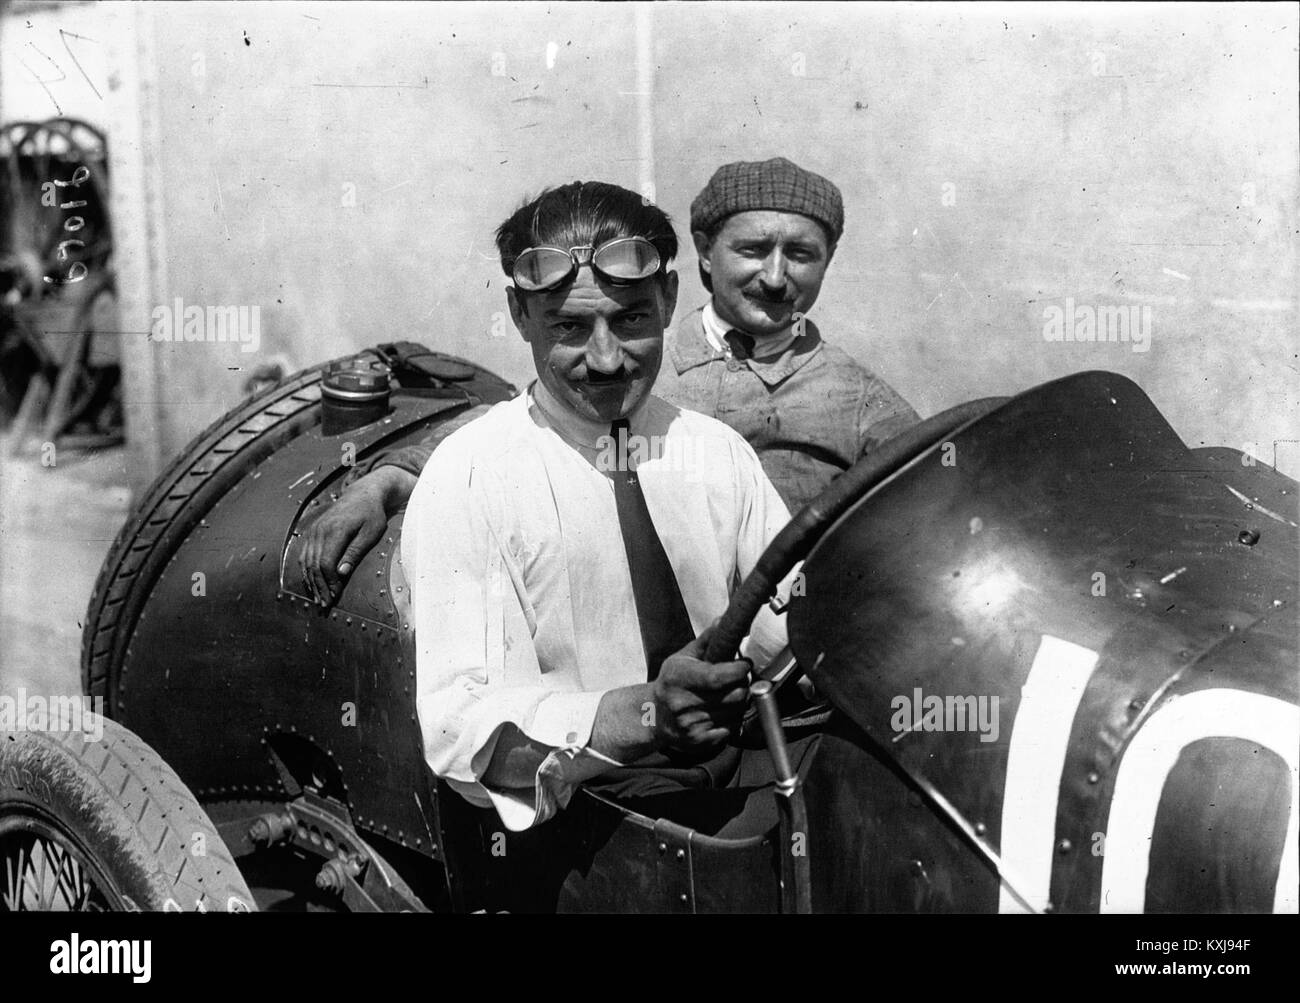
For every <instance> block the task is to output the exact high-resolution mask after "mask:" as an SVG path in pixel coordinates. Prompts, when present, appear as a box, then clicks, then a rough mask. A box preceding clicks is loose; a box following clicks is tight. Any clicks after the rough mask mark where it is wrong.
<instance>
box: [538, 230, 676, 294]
mask: <svg viewBox="0 0 1300 1003" xmlns="http://www.w3.org/2000/svg"><path fill="white" fill-rule="evenodd" d="M580 251H583V252H586V253H585V254H583V256H582V258H581V262H580V259H579V256H578V252H580ZM587 261H590V262H591V266H592V268H593V269H594V270H595V271H596V272H597V273H598V274H599V275H601V276H602V277H603V278H605V279H607V280H610V281H613V282H639V281H641V280H642V279H648V278H649V277H650V276H651V275H653V274H655V272H657V271H659V265H660V258H659V252H658V251H657V250H655V246H654V244H652V243H650V241H648V240H646V239H645V238H644V237H616V238H615V239H614V240H608V241H606V242H605V243H603V244H601V245H600V246H599V247H598V248H596V249H595V250H594V251H593V250H592V249H591V248H590V247H575V248H571V249H570V250H568V251H565V250H562V249H561V248H558V247H530V248H529V249H528V250H526V251H524V253H523V254H521V255H519V257H518V258H517V259H516V260H515V267H514V279H515V284H516V285H517V286H519V288H521V289H523V290H525V291H527V292H539V291H541V290H544V289H554V288H555V287H556V286H559V285H561V284H563V283H564V282H567V281H568V280H569V279H571V278H572V277H573V276H574V275H575V274H576V273H577V270H578V265H579V264H580V263H586V262H587Z"/></svg>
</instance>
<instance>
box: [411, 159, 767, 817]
mask: <svg viewBox="0 0 1300 1003" xmlns="http://www.w3.org/2000/svg"><path fill="white" fill-rule="evenodd" d="M497 243H498V248H499V250H500V252H501V259H502V267H503V269H504V270H505V272H506V274H507V275H508V276H510V277H511V278H512V279H513V280H514V283H515V285H514V286H513V287H510V288H508V289H507V298H508V302H509V306H510V313H511V317H512V318H513V320H514V323H515V325H516V327H517V328H518V329H519V332H520V334H521V335H522V336H523V338H524V340H525V341H526V342H528V344H529V345H530V347H531V349H532V353H533V361H534V364H535V367H536V370H537V374H538V379H537V381H536V382H535V383H534V384H532V386H530V387H529V389H528V392H527V393H525V394H523V395H521V396H520V397H518V398H516V399H515V400H512V401H509V402H506V403H503V404H499V405H497V406H496V407H494V408H493V409H492V410H491V411H489V412H488V413H487V414H486V415H484V416H482V417H480V418H478V419H476V420H475V421H472V422H470V423H469V424H468V425H466V426H464V427H463V428H461V429H459V430H458V431H456V432H454V433H453V434H452V435H450V436H449V437H448V438H447V439H446V440H445V441H444V442H443V443H442V445H441V446H440V447H439V448H438V449H437V450H436V451H435V452H434V454H433V456H432V458H431V459H430V460H429V462H428V464H427V465H426V466H425V467H424V470H423V472H422V474H421V475H420V479H419V482H418V484H417V485H416V488H415V490H414V493H413V494H412V496H411V500H410V504H409V506H408V511H407V516H406V521H405V523H404V526H403V536H402V554H403V561H404V565H405V567H406V569H407V573H408V575H409V576H410V577H411V580H412V600H413V615H414V625H415V636H416V644H417V707H418V713H419V717H420V725H421V729H422V733H423V737H424V747H425V755H426V757H427V759H428V762H429V765H430V767H431V768H432V769H433V771H434V772H435V773H436V774H437V775H438V776H440V777H442V778H444V779H445V780H446V781H447V782H448V784H449V785H450V786H451V787H452V788H453V789H455V790H456V791H458V792H459V793H461V794H462V795H463V796H464V797H465V798H467V799H468V800H469V801H470V802H471V803H473V804H476V805H480V806H483V807H486V806H488V805H491V806H493V807H495V808H496V810H497V812H498V813H499V814H500V817H501V819H502V821H503V823H504V824H505V825H506V827H507V828H509V829H512V830H522V829H527V828H529V827H531V826H534V825H536V824H538V823H540V822H543V821H545V820H546V819H548V818H550V817H552V816H553V815H554V814H555V813H556V812H557V811H559V810H560V809H562V808H563V807H564V806H565V805H566V804H567V803H568V801H569V799H570V797H571V796H572V794H573V791H574V790H575V789H576V787H577V786H578V785H580V784H582V783H583V782H584V781H588V780H592V779H593V778H597V777H599V776H601V775H602V774H606V773H608V772H609V771H611V770H614V769H615V768H617V767H621V766H625V765H628V764H631V763H634V762H636V761H638V760H642V759H643V758H644V757H646V756H647V755H650V754H653V753H668V754H670V756H678V757H688V758H689V757H694V758H695V759H700V758H704V757H707V755H708V754H709V753H710V752H711V751H712V750H716V749H717V748H718V747H720V746H721V744H722V743H724V742H725V741H726V739H727V738H728V737H729V736H730V735H731V734H732V733H733V732H734V730H735V728H736V726H737V725H738V723H739V721H740V718H741V715H742V714H743V711H744V708H745V704H746V700H747V686H746V684H747V681H748V679H747V676H748V672H749V669H750V665H751V661H752V662H754V663H758V664H760V665H761V664H764V663H765V662H766V661H767V660H768V659H769V658H771V657H773V656H774V655H775V654H776V653H777V652H778V651H779V650H780V649H781V648H782V647H783V646H784V642H785V636H784V625H783V623H782V622H781V621H780V619H779V618H778V617H776V616H774V615H773V614H772V613H771V612H770V611H769V610H767V609H766V608H764V610H763V611H762V612H761V613H760V614H759V617H758V618H757V619H756V621H755V624H754V627H753V630H752V631H751V634H750V637H749V638H748V639H747V641H746V642H745V644H744V645H742V648H741V653H742V655H744V656H746V657H745V658H742V659H740V660H735V661H727V662H721V663H717V664H710V663H708V662H705V661H703V660H702V658H703V652H704V648H705V644H706V641H707V636H708V630H709V625H710V624H711V623H712V622H713V621H714V620H715V619H716V618H717V617H718V616H719V615H721V613H722V612H723V610H724V609H725V608H726V605H727V602H728V599H729V597H730V594H731V592H732V590H733V589H734V588H735V587H736V586H737V585H738V584H739V582H740V580H741V579H742V578H743V577H744V576H745V575H746V574H747V573H748V572H749V570H750V569H751V568H752V567H753V565H754V563H755V562H756V561H757V559H758V557H759V555H760V554H761V553H762V551H763V549H764V548H765V546H766V545H767V543H768V542H769V541H770V540H771V539H772V537H773V536H775V534H776V533H777V531H778V530H779V529H780V528H781V527H782V526H783V525H784V524H785V523H786V522H787V521H788V519H789V514H788V512H787V510H786V508H785V506H784V504H783V503H782V502H781V499H780V497H779V495H777V493H776V491H775V489H774V488H773V487H772V485H771V483H770V482H769V481H768V479H767V477H766V476H765V475H764V473H763V469H762V466H761V464H760V463H759V460H758V458H757V456H756V455H755V453H754V451H753V449H752V448H751V447H750V446H749V445H748V444H747V443H746V442H745V440H744V439H743V438H742V437H741V436H740V435H738V434H737V433H736V432H734V431H733V430H732V429H730V428H728V427H727V426H726V425H724V424H722V423H721V422H719V421H716V420H715V419H712V418H708V417H705V416H704V415H700V414H695V413H692V412H689V411H682V410H679V409H678V408H676V407H674V406H673V405H671V404H668V403H667V402H665V401H663V400H660V399H659V398H656V397H654V396H652V395H651V393H650V391H651V388H652V386H653V384H654V382H655V379H656V377H657V375H658V373H659V369H660V362H661V359H662V352H663V333H664V329H665V328H666V327H667V326H668V324H669V322H670V320H671V318H672V314H673V309H674V307H675V304H676V298H677V275H676V273H674V272H672V271H670V270H669V269H668V263H669V262H670V261H671V260H672V258H673V257H674V256H675V254H676V251H677V242H676V238H675V236H674V235H673V231H672V226H671V224H670V222H669V220H668V217H667V216H666V214H664V213H663V212H662V211H661V210H660V209H658V208H657V207H655V206H653V205H647V204H646V203H645V202H644V201H643V200H642V198H641V196H639V195H637V194H635V193H633V192H629V191H627V190H625V189H622V188H618V187H616V186H613V185H607V184H602V183H599V182H575V183H573V184H570V185H565V186H563V187H561V188H557V189H553V190H551V191H548V192H546V193H544V194H543V195H541V196H540V197H539V198H537V199H535V200H534V201H532V202H530V203H528V204H527V205H525V206H524V207H522V208H521V209H520V210H519V211H518V212H516V213H515V214H514V215H513V216H512V217H511V218H510V219H509V220H507V221H506V222H505V223H504V224H502V226H501V227H500V229H499V230H498V232H497Z"/></svg>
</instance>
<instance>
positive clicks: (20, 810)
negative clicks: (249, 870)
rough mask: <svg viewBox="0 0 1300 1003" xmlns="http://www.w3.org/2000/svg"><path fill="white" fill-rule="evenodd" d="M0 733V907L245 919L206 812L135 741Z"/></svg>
mask: <svg viewBox="0 0 1300 1003" xmlns="http://www.w3.org/2000/svg"><path fill="white" fill-rule="evenodd" d="M103 726H104V732H103V736H102V738H101V739H100V740H98V741H95V740H93V737H92V736H88V735H87V734H85V733H83V732H82V731H79V730H76V729H73V730H69V731H67V732H64V733H58V732H45V731H24V732H16V733H15V732H0V912H5V911H13V912H24V911H74V912H77V911H91V912H95V911H116V910H145V911H158V910H161V911H180V912H194V911H197V912H247V911H250V910H252V909H253V908H255V907H254V905H253V896H252V893H251V892H250V891H249V890H248V886H247V884H246V883H245V882H244V879H243V877H242V876H241V875H240V873H239V870H238V868H237V867H236V866H235V863H234V860H233V858H232V857H231V854H230V851H229V850H228V849H227V847H226V845H225V843H224V842H223V841H222V839H221V837H220V836H219V835H218V834H217V830H216V828H215V827H214V826H213V824H212V821H211V820H210V819H209V818H208V816H207V813H206V812H204V810H203V809H202V808H201V807H200V806H199V803H198V802H197V801H196V800H195V799H194V795H193V794H191V793H190V791H189V788H187V787H186V786H185V784H184V783H183V782H182V781H181V779H180V777H178V776H177V775H176V772H175V771H174V770H172V768H171V767H170V766H168V765H167V764H166V763H165V762H164V761H163V760H162V758H161V757H159V755H158V754H157V753H156V752H154V751H153V749H151V748H150V747H149V746H148V745H147V744H146V743H145V741H144V740H143V739H141V738H140V737H139V736H138V735H136V734H135V733H134V732H131V731H129V730H128V729H126V728H124V727H123V726H122V725H120V724H118V723H117V722H115V721H111V720H107V719H103Z"/></svg>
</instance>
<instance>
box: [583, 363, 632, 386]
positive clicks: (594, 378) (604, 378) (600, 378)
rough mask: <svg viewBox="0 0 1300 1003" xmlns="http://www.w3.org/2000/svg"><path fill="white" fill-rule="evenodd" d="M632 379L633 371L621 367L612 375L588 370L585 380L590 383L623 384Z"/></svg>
mask: <svg viewBox="0 0 1300 1003" xmlns="http://www.w3.org/2000/svg"><path fill="white" fill-rule="evenodd" d="M631 378H632V373H631V371H630V370H629V369H628V368H627V367H626V366H619V367H618V369H616V370H614V372H612V373H602V372H599V371H597V370H595V369H588V370H587V373H586V375H585V376H584V377H583V379H584V380H585V381H586V382H588V383H597V384H599V383H623V382H626V381H627V380H630V379H631Z"/></svg>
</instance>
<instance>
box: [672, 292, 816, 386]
mask: <svg viewBox="0 0 1300 1003" xmlns="http://www.w3.org/2000/svg"><path fill="white" fill-rule="evenodd" d="M821 347H822V337H821V332H820V331H818V330H817V325H816V324H814V323H813V322H812V321H810V320H805V321H804V333H803V335H802V336H801V337H798V338H795V340H794V342H793V343H791V345H790V347H788V348H787V349H786V350H785V351H784V352H782V353H781V354H780V355H777V356H774V357H773V358H770V359H746V360H745V365H747V366H748V367H749V368H750V370H751V371H752V372H753V373H754V375H755V376H757V377H758V378H759V379H760V380H762V381H763V382H764V383H765V384H766V385H767V386H769V387H774V386H776V385H777V384H778V383H780V382H781V381H782V380H784V379H785V378H786V377H788V376H790V374H792V373H794V372H796V371H798V370H799V369H801V368H802V367H803V366H805V365H806V364H807V363H808V362H809V361H811V360H812V358H813V356H815V355H816V354H817V353H818V352H820V351H821ZM668 357H669V358H671V359H672V360H673V366H674V368H676V370H677V372H678V375H680V374H682V373H684V372H686V371H687V370H688V369H694V368H695V367H696V366H702V365H704V364H705V363H707V362H713V361H714V360H715V359H721V358H723V354H722V353H721V352H718V351H714V349H713V347H712V346H711V345H710V344H709V339H708V338H707V337H706V336H705V334H704V307H699V308H698V309H696V310H692V311H691V312H690V313H688V314H687V315H686V316H685V317H683V318H682V319H681V321H680V322H679V323H678V325H677V329H676V330H675V331H674V332H673V339H672V345H671V347H670V348H669V349H668Z"/></svg>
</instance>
